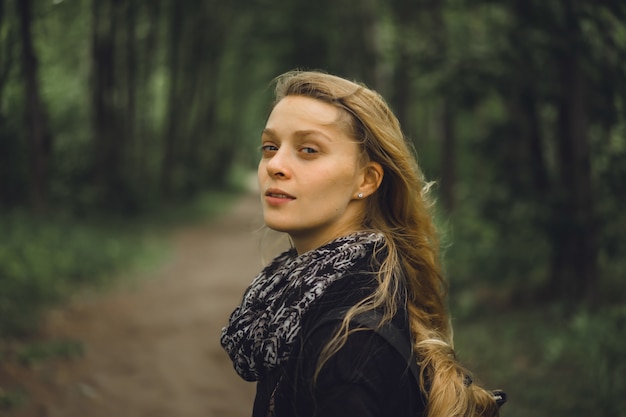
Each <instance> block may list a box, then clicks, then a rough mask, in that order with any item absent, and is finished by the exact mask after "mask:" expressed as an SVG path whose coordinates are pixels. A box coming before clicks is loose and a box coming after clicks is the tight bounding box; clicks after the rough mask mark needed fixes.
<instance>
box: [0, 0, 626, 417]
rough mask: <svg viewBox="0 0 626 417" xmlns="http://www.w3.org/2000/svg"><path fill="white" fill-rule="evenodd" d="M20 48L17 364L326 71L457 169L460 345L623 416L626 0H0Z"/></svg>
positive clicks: (12, 79) (235, 180) (11, 284)
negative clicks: (24, 350) (85, 291)
mask: <svg viewBox="0 0 626 417" xmlns="http://www.w3.org/2000/svg"><path fill="white" fill-rule="evenodd" d="M0 48H1V49H0V362H1V361H3V360H5V361H6V360H11V358H12V353H8V352H12V350H11V349H10V348H9V347H8V346H13V345H12V343H14V341H15V340H19V341H22V342H23V341H24V340H28V338H29V337H32V335H33V334H36V332H37V323H38V319H39V317H40V315H41V313H42V312H44V311H45V309H46V308H48V307H49V306H51V305H55V304H58V303H60V302H63V301H64V300H65V299H67V297H68V295H70V294H72V292H73V291H76V289H77V288H84V287H85V286H87V287H91V286H93V287H97V286H100V285H102V284H103V283H106V282H107V280H109V277H110V276H113V275H115V274H117V273H118V272H119V271H124V270H127V269H129V268H134V267H135V266H136V265H137V264H138V263H146V262H147V263H150V262H156V261H155V259H156V258H158V256H159V255H158V254H159V253H161V252H160V251H162V250H163V249H162V248H161V244H160V242H161V238H162V234H161V233H160V232H161V231H163V230H169V229H171V228H172V227H176V226H177V225H180V224H182V223H185V222H187V221H194V220H197V219H198V218H206V217H207V216H209V215H212V214H214V213H215V212H216V210H219V209H220V208H223V207H227V206H228V204H230V203H231V202H232V201H234V198H235V197H236V196H237V193H239V192H242V190H243V189H244V188H245V185H244V183H245V181H246V179H247V178H248V173H249V172H250V171H252V170H254V169H255V166H256V162H257V159H258V156H259V153H258V140H259V134H260V133H259V132H260V130H261V129H262V127H263V125H264V122H265V118H266V116H267V114H268V110H269V107H270V103H271V99H272V90H271V87H270V83H271V80H272V79H273V78H274V77H275V76H277V75H279V74H280V73H282V72H285V71H288V70H290V69H294V68H301V69H321V70H325V71H328V72H331V73H334V74H337V75H341V76H344V77H347V78H351V79H356V80H359V81H362V82H364V83H365V84H367V85H368V86H369V87H371V88H373V89H375V90H377V91H379V92H380V93H381V94H383V96H385V97H386V98H387V99H388V101H389V103H390V105H391V107H392V108H393V110H394V111H395V113H396V114H397V116H398V117H399V119H400V121H401V123H402V125H403V127H404V130H405V133H406V135H407V136H408V137H409V139H410V140H411V141H412V142H413V143H414V144H415V148H416V150H417V153H418V156H419V161H420V164H421V166H422V168H423V170H424V171H425V174H426V176H427V178H428V179H430V180H435V181H436V182H437V184H438V185H437V188H436V193H437V198H438V206H437V213H438V214H437V215H438V222H439V223H440V226H441V230H442V233H443V244H444V255H445V261H444V262H445V265H446V271H447V275H448V278H449V280H450V285H451V288H450V307H451V311H452V318H453V324H454V326H455V329H456V334H455V340H456V344H457V350H458V354H459V357H460V358H461V360H463V361H465V362H466V363H467V364H468V367H469V368H470V369H474V370H476V371H477V374H478V377H479V378H480V379H481V380H482V381H483V382H484V383H485V384H486V385H488V386H490V387H493V388H496V387H500V388H504V389H505V390H506V391H508V392H509V396H510V402H509V404H507V405H505V406H504V409H503V415H505V416H525V415H533V416H570V417H571V416H591V415H593V416H626V398H625V397H624V395H623V393H624V392H626V378H624V375H625V374H626V339H625V336H624V335H625V334H626V303H625V300H626V298H625V296H626V282H625V280H624V276H625V273H626V240H625V239H624V236H626V215H625V211H624V208H625V202H626V186H625V184H626V3H625V2H623V1H622V0H596V1H590V0H554V1H549V2H546V1H540V0H501V1H494V0H413V1H409V0H386V1H383V0H360V1H357V0H332V1H331V0H317V1H307V0H274V1H269V0H239V1H236V2H234V1H233V2H225V1H217V0H203V1H198V0H187V1H184V2H183V1H178V0H14V1H11V0H0ZM3 353H4V356H3ZM14 403H15V401H14V398H13V396H12V394H11V392H10V391H7V390H5V391H3V390H2V389H1V387H0V407H5V408H10V407H12V406H13V404H14ZM1 409H2V408H0V410H1Z"/></svg>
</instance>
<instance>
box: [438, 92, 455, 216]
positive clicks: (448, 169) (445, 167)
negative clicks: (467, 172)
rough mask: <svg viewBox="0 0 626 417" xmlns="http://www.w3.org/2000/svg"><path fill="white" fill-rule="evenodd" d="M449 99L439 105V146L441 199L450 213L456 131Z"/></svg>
mask: <svg viewBox="0 0 626 417" xmlns="http://www.w3.org/2000/svg"><path fill="white" fill-rule="evenodd" d="M450 107H451V104H450V100H449V99H447V98H444V99H443V105H442V106H441V111H442V115H441V124H442V135H443V138H442V139H443V141H442V147H441V200H442V203H443V206H444V209H445V210H446V211H447V212H448V213H452V212H453V211H454V207H455V196H454V188H455V185H456V131H455V126H454V114H453V112H452V109H451V108H450Z"/></svg>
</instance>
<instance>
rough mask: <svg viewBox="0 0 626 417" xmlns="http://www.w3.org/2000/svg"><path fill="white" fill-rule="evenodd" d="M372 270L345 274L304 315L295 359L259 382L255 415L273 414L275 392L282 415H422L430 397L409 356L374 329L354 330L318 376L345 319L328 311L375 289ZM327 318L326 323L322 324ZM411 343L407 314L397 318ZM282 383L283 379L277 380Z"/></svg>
mask: <svg viewBox="0 0 626 417" xmlns="http://www.w3.org/2000/svg"><path fill="white" fill-rule="evenodd" d="M374 285H375V283H374V282H373V278H372V276H371V275H368V274H360V275H354V276H350V277H344V278H342V279H341V280H339V281H337V282H335V283H334V284H333V285H332V286H331V287H329V288H328V289H327V291H326V293H325V294H324V296H323V297H322V298H321V299H320V300H319V301H317V302H316V303H314V304H313V306H312V307H311V309H310V310H309V312H308V313H307V314H306V315H305V317H304V319H303V327H302V330H301V332H300V339H299V341H298V343H296V345H295V346H294V348H293V350H292V354H291V357H290V359H289V361H288V362H287V363H286V364H285V365H284V366H282V367H280V368H278V369H277V370H275V371H273V373H271V374H270V375H269V376H268V377H267V378H265V379H264V380H262V381H259V382H258V383H257V395H256V398H255V403H254V410H253V417H267V415H268V414H267V412H268V407H269V402H270V398H271V397H272V392H274V391H275V392H274V396H273V402H274V415H275V416H276V417H314V416H320V417H321V416H324V417H333V416H337V417H339V416H341V417H351V416H355V417H356V416H359V417H383V416H394V417H403V416H407V417H408V416H411V417H416V416H417V417H419V416H421V415H422V414H423V411H424V399H423V396H422V395H421V393H420V390H419V386H418V383H417V381H416V380H415V378H414V376H413V375H411V373H410V372H409V365H408V363H407V360H406V359H405V358H404V357H403V356H402V355H401V354H400V353H399V352H398V350H397V349H396V348H394V346H392V345H391V344H390V343H389V342H388V341H387V340H386V339H385V338H384V337H382V336H381V334H379V333H377V332H375V331H373V330H362V331H357V332H354V333H352V334H351V335H350V336H349V337H348V340H347V342H346V344H345V345H344V346H343V347H342V348H341V349H340V350H339V351H338V352H337V353H336V354H334V355H333V356H332V357H331V358H330V359H329V360H328V362H326V364H325V365H324V366H323V368H322V369H321V371H320V373H319V375H318V378H317V381H316V382H315V383H314V382H313V376H314V374H315V370H316V367H317V363H318V358H319V355H320V352H321V350H322V349H323V348H324V346H326V343H327V342H328V340H329V339H330V338H331V337H332V336H333V335H334V333H335V331H336V329H337V328H338V326H339V325H340V323H341V319H340V318H337V319H336V320H330V321H328V320H326V319H323V318H324V317H325V314H326V313H328V312H329V311H331V310H333V311H334V310H336V309H337V308H338V307H339V308H340V307H350V306H352V305H354V304H355V303H356V302H358V301H360V300H361V299H363V298H364V297H365V296H366V295H367V294H368V293H369V292H371V291H372V290H373V288H374ZM320 320H323V324H321V325H320V324H319V322H320ZM392 322H393V325H394V326H396V327H397V328H398V329H402V330H401V332H404V333H405V335H406V338H405V341H406V344H407V345H410V342H409V340H410V339H409V336H408V325H407V322H406V312H405V311H404V310H401V311H399V313H398V314H397V315H396V317H394V319H393V320H392ZM277 381H278V382H277Z"/></svg>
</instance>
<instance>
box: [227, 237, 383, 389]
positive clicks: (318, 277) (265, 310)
mask: <svg viewBox="0 0 626 417" xmlns="http://www.w3.org/2000/svg"><path fill="white" fill-rule="evenodd" d="M382 241H383V236H382V235H381V234H378V233H366V232H362V233H357V234H353V235H349V236H344V237H340V238H338V239H336V240H334V241H332V242H330V243H328V244H326V245H324V246H321V247H319V248H317V249H315V250H312V251H309V252H306V253H304V254H302V255H300V256H297V254H296V252H295V250H293V249H292V250H289V251H286V252H284V253H282V254H280V255H278V256H277V257H276V258H275V259H274V260H273V261H272V262H271V263H270V264H269V265H268V266H267V267H265V269H263V271H261V273H260V274H259V275H258V276H257V277H256V278H255V279H254V280H253V281H252V284H250V286H249V287H248V289H247V290H246V292H245V293H244V296H243V301H242V302H241V304H240V305H239V306H238V307H237V308H236V309H235V311H233V313H232V314H231V316H230V320H229V322H228V326H226V327H224V329H222V337H221V343H222V346H223V347H224V350H226V352H227V353H228V355H229V356H230V358H231V360H232V361H233V364H234V366H235V370H236V371H237V373H238V374H239V375H240V376H241V377H242V378H243V379H245V380H246V381H258V380H261V379H263V378H264V377H265V375H267V373H268V372H269V371H271V370H272V369H274V368H276V367H277V366H279V365H281V364H283V363H284V362H285V361H286V360H287V359H288V358H289V354H290V352H291V348H292V346H293V344H294V342H295V341H296V340H297V336H298V334H299V333H300V328H301V321H302V317H303V316H304V314H305V313H306V312H307V311H308V309H309V306H310V305H311V304H312V303H313V302H314V301H316V300H317V299H319V298H320V297H321V296H322V295H323V294H324V292H325V290H326V289H327V288H328V286H329V285H330V284H332V283H333V282H335V281H337V280H338V279H340V278H342V277H343V276H345V275H348V274H350V273H351V272H354V268H355V266H356V265H357V264H358V263H360V261H362V260H365V259H369V258H370V257H371V255H372V253H373V251H374V248H375V247H376V246H377V245H378V244H381V243H382Z"/></svg>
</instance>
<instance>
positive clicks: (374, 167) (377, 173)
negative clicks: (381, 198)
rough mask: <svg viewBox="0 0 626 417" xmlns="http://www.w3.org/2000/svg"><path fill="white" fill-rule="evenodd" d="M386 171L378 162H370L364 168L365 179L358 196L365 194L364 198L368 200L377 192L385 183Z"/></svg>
mask: <svg viewBox="0 0 626 417" xmlns="http://www.w3.org/2000/svg"><path fill="white" fill-rule="evenodd" d="M384 175H385V170H384V169H383V167H382V165H380V164H379V163H378V162H373V161H372V162H368V163H367V164H366V165H365V166H364V167H363V178H362V181H361V184H360V186H359V188H358V190H357V195H358V194H363V197H362V198H366V197H368V196H370V195H372V194H374V193H375V192H376V190H377V189H378V187H380V184H381V182H382V181H383V176H384Z"/></svg>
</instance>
